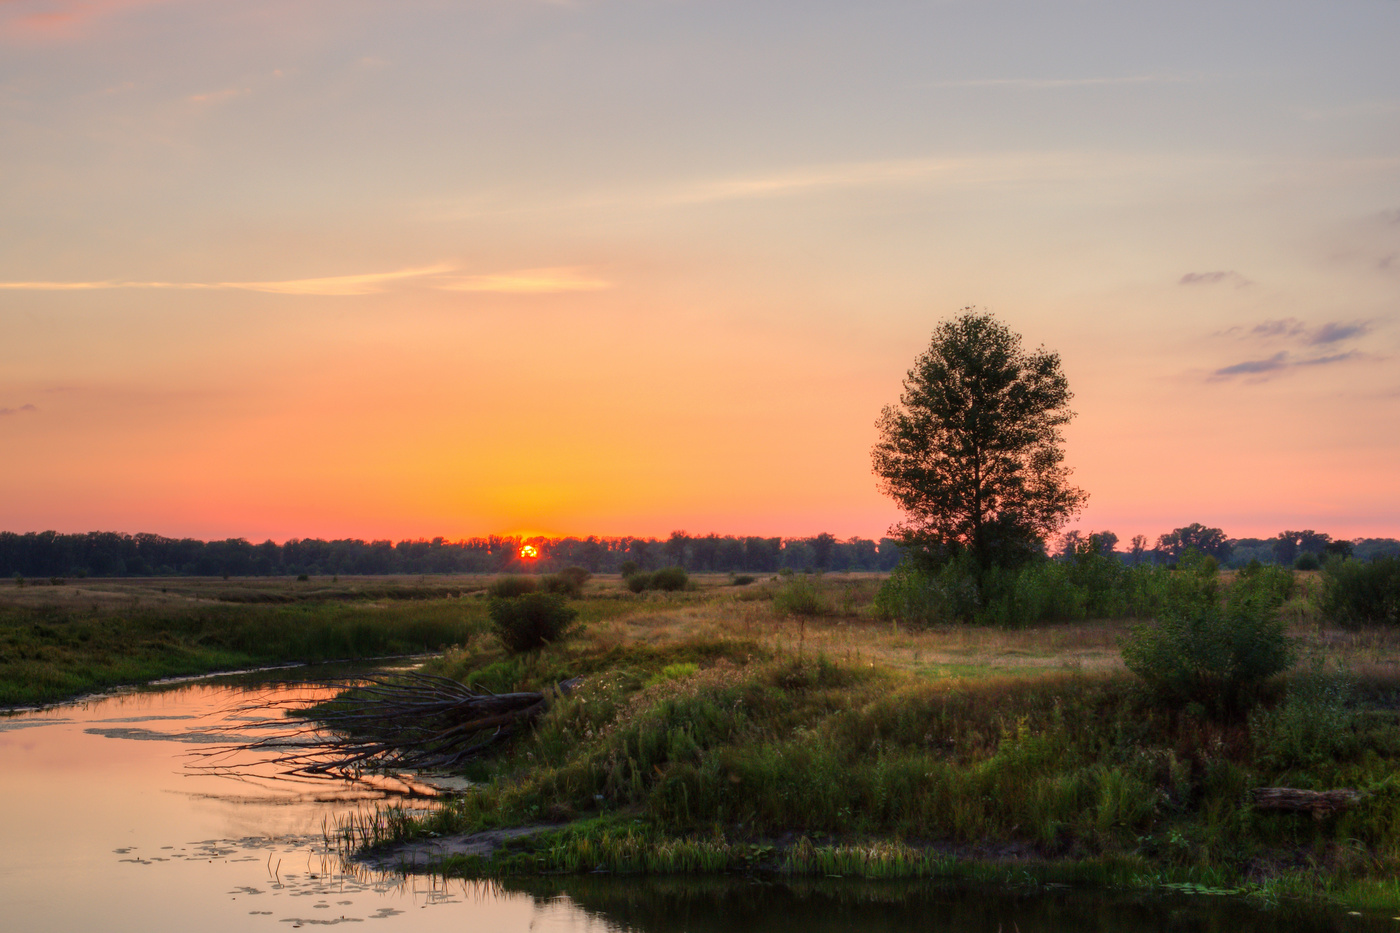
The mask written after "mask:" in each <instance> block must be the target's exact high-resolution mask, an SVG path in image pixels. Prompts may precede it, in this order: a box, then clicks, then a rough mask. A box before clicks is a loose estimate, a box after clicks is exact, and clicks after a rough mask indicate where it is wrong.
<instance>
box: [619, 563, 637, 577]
mask: <svg viewBox="0 0 1400 933" xmlns="http://www.w3.org/2000/svg"><path fill="white" fill-rule="evenodd" d="M641 569H642V568H641V567H638V566H637V562H636V561H635V560H625V561H623V562H622V563H621V564H619V565H618V568H617V572H618V573H620V574H622V576H623V577H624V578H626V577H630V576H632V575H633V574H634V573H636V572H637V571H638V570H641Z"/></svg>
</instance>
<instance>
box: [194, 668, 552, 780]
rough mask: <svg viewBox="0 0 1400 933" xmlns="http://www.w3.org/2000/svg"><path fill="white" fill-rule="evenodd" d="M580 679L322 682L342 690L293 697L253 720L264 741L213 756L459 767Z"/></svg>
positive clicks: (414, 677) (313, 771)
mask: <svg viewBox="0 0 1400 933" xmlns="http://www.w3.org/2000/svg"><path fill="white" fill-rule="evenodd" d="M577 683H578V680H577V679H574V680H569V681H565V682H564V683H561V684H559V685H558V686H557V687H555V688H554V689H553V690H549V691H544V692H520V693H491V692H489V691H481V690H473V689H472V688H471V687H469V686H467V685H466V684H462V683H459V682H458V681H455V680H452V679H450V678H447V677H436V676H432V675H428V674H419V673H405V674H396V675H395V676H394V677H393V678H373V677H371V678H364V679H360V680H356V681H355V682H344V683H333V684H321V685H319V686H323V687H331V688H333V689H339V690H340V691H341V693H340V696H339V697H337V698H336V699H335V700H333V701H331V702H329V703H326V704H323V705H321V706H317V707H314V708H312V709H297V708H295V707H293V706H291V705H290V704H291V703H292V702H294V701H288V705H284V706H282V707H280V708H281V709H282V710H283V711H284V713H285V715H284V716H283V717H282V718H276V719H266V720H263V721H262V722H260V723H257V724H255V726H254V728H262V729H266V730H267V731H268V732H269V734H268V735H266V736H265V737H264V738H261V739H259V740H258V741H256V742H249V743H244V744H240V745H237V746H233V747H226V748H224V749H222V750H220V751H217V752H211V753H209V756H210V757H217V756H220V755H223V754H226V753H227V752H229V751H260V752H270V753H272V756H273V757H272V759H271V760H272V761H273V762H274V763H275V764H278V765H282V766H283V767H284V768H285V769H286V771H287V772H289V773H292V774H305V775H345V774H355V773H359V772H361V771H364V770H380V769H392V768H400V769H408V770H414V771H423V770H433V769H446V768H453V767H456V766H459V765H461V764H463V763H465V762H466V761H468V760H470V759H472V758H474V757H476V756H478V755H480V754H481V753H482V752H484V751H486V750H487V749H488V748H490V747H491V746H493V745H496V744H497V743H499V742H501V741H503V740H505V739H507V738H509V737H510V736H512V735H514V734H516V733H517V732H519V731H520V730H521V729H522V728H524V727H527V726H529V725H530V724H531V723H532V722H534V720H535V719H537V718H538V717H539V715H540V714H541V713H543V712H544V711H545V710H546V709H548V708H549V703H550V701H551V699H552V698H553V697H556V696H564V695H567V694H568V693H569V692H570V691H571V690H572V688H573V687H574V686H575V685H576V684H577ZM263 709H264V712H267V711H270V710H269V708H267V707H264V708H263ZM239 728H240V729H247V728H248V726H247V725H242V726H240V727H239ZM214 767H217V765H215V766H214Z"/></svg>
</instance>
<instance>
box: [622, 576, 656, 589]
mask: <svg viewBox="0 0 1400 933" xmlns="http://www.w3.org/2000/svg"><path fill="white" fill-rule="evenodd" d="M622 582H623V583H625V584H627V588H628V589H629V590H631V591H632V592H634V593H640V592H641V591H642V590H648V589H651V574H649V573H642V572H640V571H634V572H632V573H629V574H628V575H627V576H625V577H623V578H622Z"/></svg>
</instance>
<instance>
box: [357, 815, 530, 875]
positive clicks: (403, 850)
mask: <svg viewBox="0 0 1400 933" xmlns="http://www.w3.org/2000/svg"><path fill="white" fill-rule="evenodd" d="M554 828H557V827H553V826H546V825H537V826H517V827H515V828H513V829H490V830H486V831H485V832H480V833H465V834H463V835H460V836H442V837H439V838H437V839H415V840H414V841H413V842H405V843H402V844H401V845H396V846H386V847H384V848H382V849H376V850H375V851H373V852H370V853H367V854H366V855H365V856H363V857H362V858H361V861H362V862H364V863H365V864H366V865H368V866H369V867H371V868H375V869H378V870H379V871H403V872H410V873H412V872H422V871H430V870H431V869H432V868H433V866H434V865H436V864H438V863H439V862H442V861H444V860H445V859H449V858H452V857H454V856H459V855H461V856H466V855H479V856H481V857H482V858H490V857H491V856H492V855H494V854H495V853H496V850H497V849H499V848H501V846H503V845H505V844H506V843H507V842H509V841H511V840H512V839H523V838H525V837H527V836H534V835H536V834H538V833H542V832H544V831H545V830H547V829H554Z"/></svg>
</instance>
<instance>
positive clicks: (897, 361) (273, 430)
mask: <svg viewBox="0 0 1400 933" xmlns="http://www.w3.org/2000/svg"><path fill="white" fill-rule="evenodd" d="M1397 36H1400V0H1336V2H1333V3H1327V4H1320V3H1297V2H1289V0H1269V2H1227V3H1220V2H1209V3H1206V2H1195V0H1178V2H1173V3H1170V4H1167V3H1156V4H1144V3H1124V2H1122V0H1116V2H1096V0H1084V2H1079V0H1057V2H1050V0H1005V2H1003V0H976V2H959V0H949V2H887V0H865V2H861V3H849V2H847V3H833V2H827V0H804V2H770V0H744V2H729V0H704V2H700V0H693V2H692V0H577V2H567V0H558V2H547V0H457V2H452V0H395V2H376V0H334V2H332V0H276V2H265V0H238V2H232V0H224V2H218V0H0V335H3V336H2V337H0V529H3V530H9V531H19V532H24V531H39V530H45V529H54V530H58V531H65V532H79V531H89V530H98V529H101V530H116V531H125V532H137V531H145V532H154V533H158V534H165V535H170V536H193V537H202V538H225V537H246V538H249V539H251V540H262V539H265V538H272V539H274V540H278V541H281V540H285V539H287V538H294V537H296V538H305V537H327V538H330V537H359V538H395V539H399V538H416V537H434V536H438V535H441V536H445V537H448V538H460V537H468V536H475V535H484V534H491V533H525V534H549V535H588V534H599V535H627V534H632V535H656V536H665V535H667V534H669V533H670V532H671V531H672V530H680V529H684V530H687V531H689V532H690V533H691V534H705V533H709V532H716V533H720V534H765V535H789V536H803V535H812V534H816V533H818V532H830V533H832V534H835V535H837V536H838V537H848V536H855V535H859V536H862V537H878V536H880V535H881V534H883V533H885V531H886V530H887V529H888V528H889V526H890V525H892V524H893V523H894V522H896V521H897V520H898V518H899V514H898V512H897V510H896V509H895V508H894V506H893V504H892V503H891V502H890V501H889V500H887V499H886V498H884V497H883V496H882V495H881V494H880V492H879V491H878V489H877V486H876V479H875V477H874V476H873V475H872V473H871V466H870V449H871V447H872V445H873V444H874V443H875V440H876V430H875V421H876V419H877V418H878V417H879V414H880V409H881V408H882V407H883V406H885V405H887V404H891V403H894V402H896V401H897V400H898V398H899V394H900V390H901V383H902V381H903V379H904V376H905V373H906V372H907V370H908V369H909V367H910V366H911V365H912V364H913V361H914V358H915V357H916V356H917V355H918V354H919V353H920V352H922V351H923V350H924V349H925V348H926V347H927V345H928V341H929V338H930V336H931V334H932V331H933V329H934V327H935V326H936V325H937V323H938V322H939V321H940V320H944V319H947V318H949V317H952V316H954V315H956V314H957V313H958V312H959V310H960V309H962V308H965V307H977V308H981V309H985V310H987V311H990V312H991V313H993V314H994V315H996V316H997V317H998V318H999V319H1000V320H1001V321H1003V322H1004V323H1006V324H1007V325H1008V326H1009V327H1011V328H1012V329H1013V330H1015V331H1017V332H1018V333H1020V334H1021V335H1022V336H1023V338H1024V340H1025V344H1026V346H1027V348H1034V347H1038V346H1042V345H1043V346H1045V347H1046V348H1048V349H1050V350H1053V351H1055V352H1057V353H1059V354H1060V356H1061V359H1062V362H1063V369H1064V372H1065V375H1066V376H1067V378H1068V380H1069V384H1070V387H1071V389H1072V391H1073V392H1074V394H1075V398H1074V401H1073V403H1072V407H1073V408H1074V410H1075V412H1076V418H1075V419H1074V421H1073V423H1072V424H1071V425H1070V427H1069V428H1068V429H1067V431H1066V438H1065V440H1066V444H1065V451H1066V462H1067V464H1069V465H1070V466H1071V467H1073V469H1074V480H1075V482H1076V483H1077V484H1078V485H1079V486H1081V487H1083V488H1084V489H1085V490H1086V491H1087V492H1088V493H1089V495H1090V499H1089V504H1088V507H1087V508H1086V509H1085V511H1084V513H1083V514H1082V515H1081V516H1079V517H1078V519H1077V520H1076V521H1075V522H1074V523H1073V524H1072V525H1071V527H1078V528H1081V529H1084V530H1090V529H1093V530H1105V529H1106V530H1112V531H1114V532H1116V533H1117V534H1118V535H1119V536H1120V537H1121V538H1122V539H1123V540H1127V539H1128V538H1129V537H1130V536H1132V535H1134V534H1145V535H1147V536H1149V537H1150V538H1155V537H1156V536H1157V535H1159V534H1161V533H1163V532H1166V531H1169V530H1170V529H1172V528H1175V527H1178V526H1181V525H1185V524H1188V523H1190V522H1202V523H1205V524H1207V525H1212V526H1217V527H1221V528H1223V529H1225V530H1226V532H1227V533H1228V534H1230V535H1232V536H1238V537H1244V536H1270V535H1273V534H1276V533H1277V532H1279V531H1282V530H1284V529H1300V528H1315V529H1317V530H1319V531H1326V532H1329V533H1331V534H1332V535H1333V536H1334V537H1347V538H1350V537H1360V536H1400V366H1397V358H1400V56H1397V55H1396V54H1395V42H1396V38H1397Z"/></svg>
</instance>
